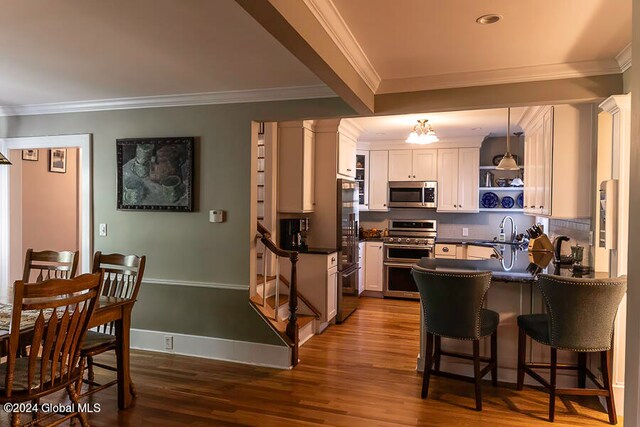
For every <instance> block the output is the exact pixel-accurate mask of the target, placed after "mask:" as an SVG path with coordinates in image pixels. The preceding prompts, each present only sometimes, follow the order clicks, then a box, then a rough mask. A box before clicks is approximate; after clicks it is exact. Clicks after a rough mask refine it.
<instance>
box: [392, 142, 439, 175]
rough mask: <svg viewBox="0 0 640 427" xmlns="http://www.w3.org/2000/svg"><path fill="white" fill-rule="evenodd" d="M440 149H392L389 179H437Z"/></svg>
mask: <svg viewBox="0 0 640 427" xmlns="http://www.w3.org/2000/svg"><path fill="white" fill-rule="evenodd" d="M437 152H438V150H434V149H425V150H390V151H389V181H435V180H436V179H437V178H438V173H437V166H438V155H437Z"/></svg>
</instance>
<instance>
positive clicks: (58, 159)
mask: <svg viewBox="0 0 640 427" xmlns="http://www.w3.org/2000/svg"><path fill="white" fill-rule="evenodd" d="M49 172H56V173H65V172H67V149H66V148H54V149H51V150H49Z"/></svg>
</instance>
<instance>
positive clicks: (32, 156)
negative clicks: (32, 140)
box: [22, 150, 38, 162]
mask: <svg viewBox="0 0 640 427" xmlns="http://www.w3.org/2000/svg"><path fill="white" fill-rule="evenodd" d="M22 160H29V161H30V162H37V161H38V150H22Z"/></svg>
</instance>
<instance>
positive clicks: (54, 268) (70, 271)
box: [22, 249, 78, 283]
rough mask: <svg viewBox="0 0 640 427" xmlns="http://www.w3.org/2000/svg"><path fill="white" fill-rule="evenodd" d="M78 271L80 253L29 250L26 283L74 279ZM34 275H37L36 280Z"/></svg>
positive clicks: (24, 278)
mask: <svg viewBox="0 0 640 427" xmlns="http://www.w3.org/2000/svg"><path fill="white" fill-rule="evenodd" d="M77 269H78V251H75V252H71V251H63V252H56V251H41V252H34V251H33V249H27V254H26V255H25V258H24V273H23V274H22V281H23V282H24V283H39V282H42V281H44V280H49V279H72V278H74V277H75V276H76V271H77ZM34 274H37V275H36V276H35V278H34V277H33V276H34Z"/></svg>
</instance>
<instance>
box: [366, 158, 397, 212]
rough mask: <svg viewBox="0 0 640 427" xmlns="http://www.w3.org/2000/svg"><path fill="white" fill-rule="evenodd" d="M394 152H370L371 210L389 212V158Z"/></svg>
mask: <svg viewBox="0 0 640 427" xmlns="http://www.w3.org/2000/svg"><path fill="white" fill-rule="evenodd" d="M391 153H393V151H371V152H369V210H370V211H387V210H389V207H388V206H387V203H388V197H389V191H388V190H389V178H388V171H389V156H390V155H391Z"/></svg>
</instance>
